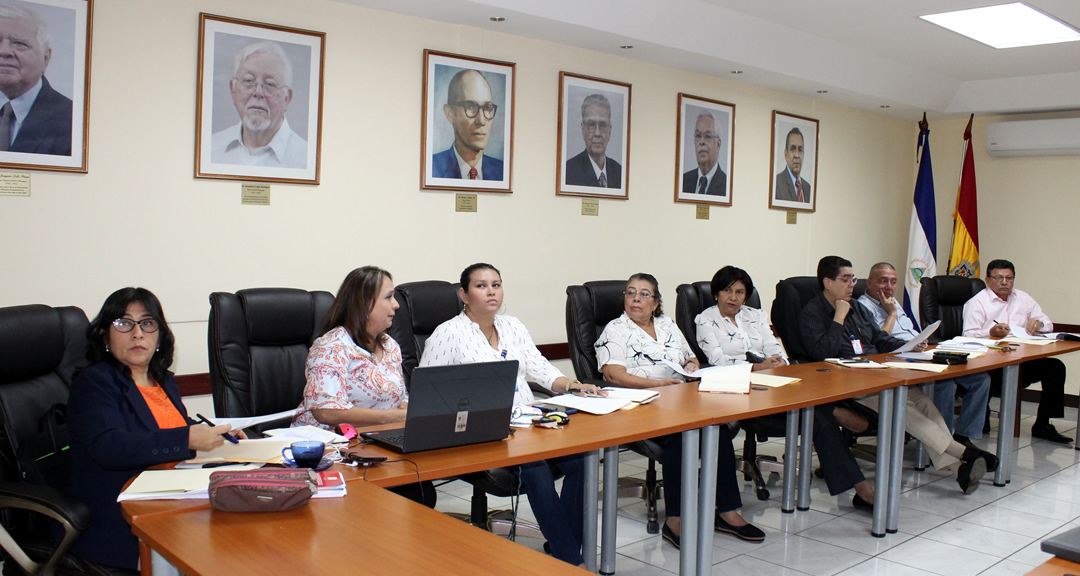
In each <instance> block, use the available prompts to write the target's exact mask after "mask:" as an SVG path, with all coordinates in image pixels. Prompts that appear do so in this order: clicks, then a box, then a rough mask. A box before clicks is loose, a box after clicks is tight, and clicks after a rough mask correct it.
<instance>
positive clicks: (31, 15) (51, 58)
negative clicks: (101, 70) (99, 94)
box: [0, 0, 93, 174]
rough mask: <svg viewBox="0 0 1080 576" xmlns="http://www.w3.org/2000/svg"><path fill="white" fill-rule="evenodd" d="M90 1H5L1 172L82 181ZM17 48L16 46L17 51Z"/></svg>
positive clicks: (1, 17)
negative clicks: (74, 175)
mask: <svg viewBox="0 0 1080 576" xmlns="http://www.w3.org/2000/svg"><path fill="white" fill-rule="evenodd" d="M92 19H93V2H92V1H91V0H49V1H47V2H34V1H30V0H26V1H21V2H20V1H18V0H9V1H5V2H4V3H3V4H0V37H2V38H6V39H11V40H12V42H11V46H14V48H13V51H12V52H8V53H7V54H0V62H2V61H3V60H4V59H11V60H12V61H13V62H17V65H15V66H0V168H24V169H31V170H52V171H60V172H81V173H84V174H85V173H86V171H87V166H86V159H87V155H88V145H87V140H88V138H87V132H88V129H89V120H88V119H89V110H90V32H91V28H92ZM16 44H17V45H16Z"/></svg>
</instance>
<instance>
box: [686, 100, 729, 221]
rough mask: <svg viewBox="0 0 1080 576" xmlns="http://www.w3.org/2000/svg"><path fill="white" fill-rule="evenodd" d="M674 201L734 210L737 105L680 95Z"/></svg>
mask: <svg viewBox="0 0 1080 576" xmlns="http://www.w3.org/2000/svg"><path fill="white" fill-rule="evenodd" d="M677 118H678V121H677V126H678V135H679V136H678V139H677V140H676V144H675V201H676V202H686V203H689V204H709V205H714V206H731V197H732V170H733V163H734V157H735V105H734V104H731V103H729V102H721V101H719V100H710V99H708V98H701V97H699V96H691V95H689V94H679V108H678V115H677Z"/></svg>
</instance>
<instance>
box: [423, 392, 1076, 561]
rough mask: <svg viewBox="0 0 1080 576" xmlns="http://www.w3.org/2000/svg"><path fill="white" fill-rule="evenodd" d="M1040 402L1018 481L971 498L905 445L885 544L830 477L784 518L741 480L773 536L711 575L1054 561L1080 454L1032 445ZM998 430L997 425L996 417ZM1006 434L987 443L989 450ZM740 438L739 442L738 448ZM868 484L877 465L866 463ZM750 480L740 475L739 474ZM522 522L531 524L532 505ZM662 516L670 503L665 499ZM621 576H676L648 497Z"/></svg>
mask: <svg viewBox="0 0 1080 576" xmlns="http://www.w3.org/2000/svg"><path fill="white" fill-rule="evenodd" d="M1035 408H1036V407H1035V406H1034V405H1031V404H1027V403H1025V405H1024V406H1023V413H1024V417H1023V420H1022V421H1021V436H1020V438H1018V439H1017V443H1016V444H1017V447H1016V451H1015V455H1014V460H1015V462H1016V466H1015V468H1014V473H1013V480H1012V482H1011V483H1010V484H1009V485H1008V486H1006V487H1004V488H998V487H995V486H994V485H993V483H992V481H991V478H992V476H991V475H989V474H988V475H987V476H986V477H984V479H983V482H982V485H981V486H980V487H979V489H978V491H976V492H975V493H974V494H971V495H968V496H965V495H964V494H963V493H961V492H960V490H959V488H958V487H957V485H956V482H955V480H954V479H953V478H952V476H950V475H948V474H943V473H939V472H936V471H934V470H932V469H928V470H927V471H924V472H916V471H915V470H914V468H913V465H912V462H913V455H914V452H913V445H909V446H908V450H907V454H906V456H907V459H906V462H905V472H904V478H903V487H902V490H903V491H904V493H903V495H902V496H901V500H900V506H901V510H900V532H899V533H897V534H893V535H889V536H886V537H885V538H873V537H872V536H870V529H869V524H870V515H869V514H868V513H866V512H862V511H856V510H855V509H854V508H852V507H851V493H850V492H849V493H847V494H842V495H840V496H831V497H830V496H829V495H828V491H827V490H826V489H825V485H824V482H823V481H822V480H818V479H814V481H813V484H812V490H813V493H812V498H813V500H812V504H811V509H810V510H809V511H806V512H797V513H795V514H783V513H781V512H780V502H779V498H780V492H781V485H780V484H778V478H777V477H776V476H775V475H774V476H773V477H772V478H771V479H770V486H769V490H770V492H771V496H770V499H769V500H767V501H764V502H761V501H758V500H757V498H756V497H755V496H754V490H753V485H752V484H751V483H749V482H746V483H743V509H742V514H743V516H744V517H745V518H746V519H747V520H749V521H750V522H753V523H754V524H756V525H757V526H758V527H760V528H761V529H763V530H764V531H765V533H766V539H765V542H764V543H761V544H749V543H746V542H743V541H741V540H738V539H735V538H733V537H731V536H726V535H721V534H715V535H714V538H713V562H714V566H713V573H714V574H738V575H739V576H757V575H762V576H773V575H776V576H781V575H783V576H787V575H792V576H798V575H804V574H809V575H820V576H832V575H834V574H840V575H843V576H869V575H879V576H880V575H888V576H914V575H923V574H930V575H932V574H938V575H943V576H975V575H976V574H981V575H984V576H1010V575H1022V574H1025V573H1026V572H1028V571H1029V570H1031V569H1032V568H1033V567H1035V566H1037V565H1039V564H1041V563H1043V562H1045V561H1046V560H1048V559H1049V558H1050V555H1048V554H1045V553H1043V552H1042V551H1041V550H1040V549H1039V541H1040V540H1042V539H1043V538H1045V537H1047V536H1049V535H1050V534H1053V533H1056V532H1061V531H1065V530H1068V529H1071V528H1075V527H1078V526H1080V465H1078V463H1080V451H1076V450H1074V449H1073V447H1072V446H1071V445H1070V446H1065V445H1060V444H1051V443H1048V442H1045V441H1041V440H1033V439H1032V438H1031V435H1030V434H1031V422H1032V420H1033V419H1034V413H1035ZM993 422H994V423H995V424H996V420H994V421H993ZM1075 422H1076V410H1075V409H1072V408H1066V410H1065V418H1063V419H1060V420H1055V421H1054V424H1055V426H1057V428H1058V430H1059V431H1060V432H1062V433H1063V434H1065V435H1066V436H1069V437H1074V436H1075ZM996 437H997V430H996V428H995V430H994V431H993V432H991V434H990V436H989V437H987V438H984V439H983V440H981V441H979V443H980V444H981V445H982V446H984V447H991V446H992V445H993V442H994V441H995V440H996ZM741 445H742V438H741V437H740V438H737V439H736V441H735V446H736V450H737V451H739V447H741ZM760 451H761V453H763V454H774V455H777V456H779V455H781V454H782V453H783V439H780V441H772V442H769V443H767V444H764V445H761V446H760ZM860 465H862V467H863V470H864V472H865V473H866V475H867V477H868V478H872V477H873V464H872V463H870V462H864V461H860ZM645 466H646V461H645V459H644V458H642V457H640V456H638V455H636V454H633V453H628V452H624V453H623V454H622V455H621V457H620V461H619V472H620V476H623V477H626V476H634V477H641V478H643V477H644V474H645ZM740 478H741V476H740ZM471 493H472V489H471V486H468V485H466V484H464V483H463V482H451V483H449V484H446V485H444V486H442V487H440V489H439V503H438V509H439V510H442V511H446V512H466V513H467V512H468V509H469V502H468V499H469V497H470V496H471ZM489 505H491V506H492V507H493V508H509V506H510V501H509V499H496V498H492V499H489ZM520 508H521V509H520V510H519V518H520V519H521V520H523V521H532V520H533V517H532V513H531V511H530V510H529V509H528V505H527V503H526V498H522V499H521V506H520ZM660 518H661V521H663V502H662V501H661V502H660ZM518 541H519V542H520V543H521V544H522V545H525V546H529V547H531V548H534V549H536V550H543V541H542V540H540V539H536V538H519V539H518ZM617 551H618V557H617V561H616V571H617V573H618V574H625V575H634V576H659V575H662V576H666V575H669V574H672V573H678V570H679V554H678V550H676V549H675V548H674V547H673V546H671V545H670V544H667V543H666V542H663V541H662V540H661V539H660V536H658V535H651V534H648V533H647V531H646V530H645V506H644V504H643V502H642V501H641V500H635V499H630V498H626V499H620V500H619V519H618V538H617Z"/></svg>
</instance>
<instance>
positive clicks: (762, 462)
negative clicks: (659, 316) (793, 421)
mask: <svg viewBox="0 0 1080 576" xmlns="http://www.w3.org/2000/svg"><path fill="white" fill-rule="evenodd" d="M711 285H712V283H711V282H709V281H708V280H706V281H702V282H694V283H693V284H680V285H679V287H678V288H676V289H675V323H676V324H677V325H678V326H679V330H682V333H683V336H685V337H686V341H687V342H688V343H689V344H690V349H691V350H693V351H694V354H695V355H696V356H697V358H698V362H699V363H700V364H701V366H703V367H704V366H708V365H709V359H708V357H706V355H705V353H704V352H702V350H701V347H700V346H698V343H697V324H696V323H695V322H694V319H695V318H697V316H698V314H701V313H702V312H704V311H705V310H706V309H708V308H711V307H713V306H715V305H716V299H715V298H713V295H712V287H711ZM746 305H747V306H750V307H752V308H758V309H760V308H761V296H760V295H759V294H758V291H757V288H754V291H753V292H752V293H751V294H750V295H749V296H748V297H747V298H746ZM738 425H739V427H741V428H742V429H743V432H744V434H743V455H742V458H741V460H740V465H741V469H742V471H743V474H744V475H745V476H744V477H745V479H746V480H753V481H754V492H755V494H756V495H757V498H758V500H768V499H769V489H768V488H767V485H766V483H765V478H764V476H763V475H762V470H763V469H764V470H766V471H767V472H769V473H776V474H781V473H783V471H784V466H783V465H782V464H780V463H779V462H777V460H776V458H775V457H773V456H764V455H760V454H758V453H757V443H758V442H765V441H767V440H768V439H769V437H770V436H772V437H782V436H784V429H785V426H786V421H785V419H784V416H783V415H778V416H762V417H760V418H751V419H748V420H741V421H739V422H738Z"/></svg>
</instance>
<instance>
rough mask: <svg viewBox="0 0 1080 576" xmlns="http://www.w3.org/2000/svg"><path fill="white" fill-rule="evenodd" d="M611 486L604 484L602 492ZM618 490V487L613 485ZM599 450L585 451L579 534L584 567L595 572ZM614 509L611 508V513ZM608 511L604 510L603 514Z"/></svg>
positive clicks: (598, 498)
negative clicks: (582, 503) (582, 525)
mask: <svg viewBox="0 0 1080 576" xmlns="http://www.w3.org/2000/svg"><path fill="white" fill-rule="evenodd" d="M610 489H611V488H610V487H608V486H604V493H605V494H607V492H608V491H609V490H610ZM615 490H618V487H615ZM599 500H600V451H599V450H590V451H588V452H586V453H585V529H584V531H583V533H582V536H581V555H582V556H584V558H585V568H586V569H587V570H588V571H589V572H596V520H597V518H596V511H597V510H598V509H599V508H600V502H599ZM614 512H615V511H614V510H613V511H612V513H614ZM607 513H608V511H607V510H604V515H605V516H606V515H607Z"/></svg>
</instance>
